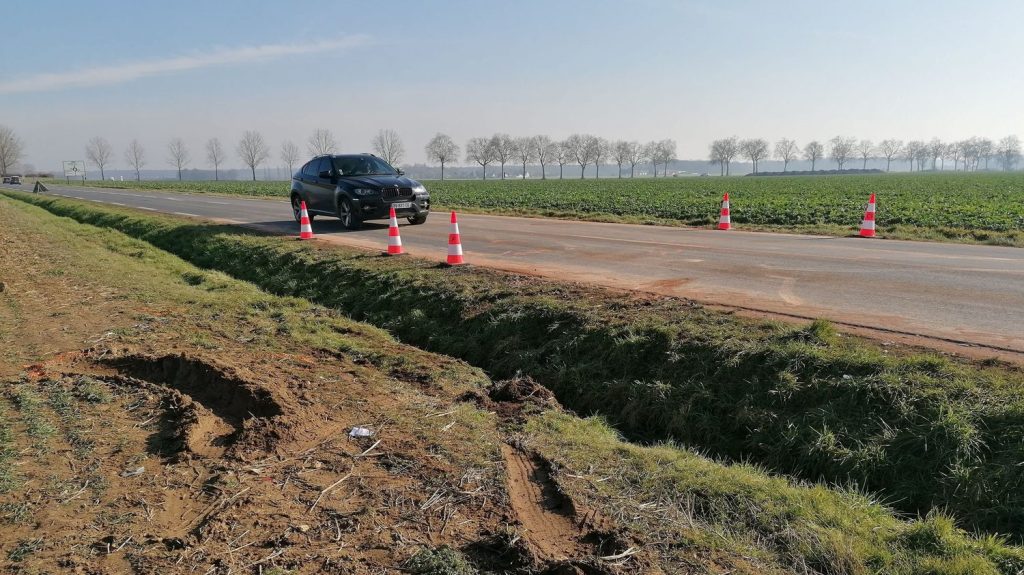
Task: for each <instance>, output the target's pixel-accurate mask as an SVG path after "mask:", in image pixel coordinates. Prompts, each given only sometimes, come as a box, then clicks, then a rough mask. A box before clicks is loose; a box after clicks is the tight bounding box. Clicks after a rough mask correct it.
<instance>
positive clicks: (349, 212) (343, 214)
mask: <svg viewBox="0 0 1024 575" xmlns="http://www.w3.org/2000/svg"><path fill="white" fill-rule="evenodd" d="M338 219H339V220H341V225H343V226H345V228H346V229H349V230H358V229H359V228H361V227H362V226H363V220H361V219H359V214H357V213H356V211H355V208H353V207H352V201H351V200H349V199H348V198H341V200H340V201H338Z"/></svg>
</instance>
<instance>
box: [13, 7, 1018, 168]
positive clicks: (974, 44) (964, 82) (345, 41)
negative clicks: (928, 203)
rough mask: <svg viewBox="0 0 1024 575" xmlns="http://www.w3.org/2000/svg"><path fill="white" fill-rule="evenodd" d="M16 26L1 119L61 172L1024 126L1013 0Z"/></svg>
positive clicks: (99, 16) (90, 18)
mask: <svg viewBox="0 0 1024 575" xmlns="http://www.w3.org/2000/svg"><path fill="white" fill-rule="evenodd" d="M4 13H5V15H6V16H7V18H5V22H6V26H5V32H4V34H3V36H2V37H0V46H3V53H4V54H5V55H6V56H7V57H6V58H4V59H3V60H2V61H0V124H4V125H7V126H10V127H11V128H13V129H14V130H15V131H16V132H17V133H18V135H19V136H20V137H21V138H22V140H24V142H25V157H24V159H23V162H24V163H28V164H33V165H34V166H36V167H37V168H38V169H41V170H51V171H52V170H56V169H58V168H59V167H60V162H61V160H68V159H83V158H84V148H85V145H86V143H87V141H88V140H89V139H90V138H91V137H94V136H102V137H104V138H106V139H107V140H108V141H109V142H110V143H111V145H112V146H113V159H112V162H111V164H112V166H113V168H115V169H122V170H123V169H124V168H126V163H125V161H124V159H123V151H124V148H125V147H126V145H127V144H128V143H129V142H130V141H131V140H132V139H135V138H137V139H138V140H139V141H140V142H141V143H142V144H143V146H145V148H146V150H147V164H146V168H147V169H155V170H159V169H167V168H168V167H169V166H168V165H167V161H166V156H167V151H166V146H167V143H168V141H169V140H171V139H172V138H176V137H180V138H182V139H183V140H184V141H185V143H186V145H187V146H188V148H189V151H190V153H191V158H192V160H191V162H190V164H189V167H193V168H206V167H207V163H206V161H205V153H204V151H203V146H204V144H205V142H206V141H207V139H209V138H211V137H219V138H220V139H221V141H222V142H223V144H224V147H225V148H226V149H227V151H228V161H227V162H226V168H237V167H240V166H241V162H240V161H239V160H238V158H237V157H236V155H235V154H234V148H235V144H236V142H237V141H238V139H239V138H240V136H241V134H242V132H243V131H245V130H257V131H259V132H261V133H262V134H263V136H264V138H265V139H266V140H267V142H268V143H269V144H270V147H271V150H272V153H271V160H270V161H269V162H268V165H269V166H278V165H281V162H280V161H279V159H278V156H279V151H280V144H281V143H282V142H283V141H284V140H291V141H293V142H295V143H296V144H298V145H299V147H300V149H301V150H302V153H303V156H305V148H306V145H305V142H306V139H307V137H308V136H309V135H310V133H311V132H312V131H313V130H314V129H317V128H328V129H330V130H332V132H333V133H334V135H335V137H336V139H337V140H338V144H339V148H340V149H341V150H344V151H354V152H358V151H370V149H371V145H370V140H371V138H372V137H373V135H374V134H375V133H376V132H377V130H378V129H380V128H390V129H394V130H396V131H397V132H398V133H399V134H400V135H401V137H402V139H403V141H404V145H405V149H406V154H405V157H404V161H405V162H409V163H422V162H425V160H426V158H425V154H424V152H423V146H424V144H425V143H426V142H427V140H428V139H429V138H430V137H431V136H433V134H434V133H436V132H443V133H446V134H449V135H450V136H452V137H453V138H454V139H455V140H456V142H457V143H458V144H459V145H460V147H462V148H463V153H464V147H465V142H466V140H468V139H469V138H471V137H477V136H489V135H491V134H493V133H495V132H506V133H510V134H512V135H513V136H519V135H523V136H528V135H534V134H547V135H549V136H551V137H553V138H556V139H561V138H564V137H566V136H567V135H569V134H570V133H574V132H583V133H592V134H595V135H599V136H602V137H605V138H609V139H626V140H640V141H648V140H660V139H664V138H672V139H674V140H675V141H676V142H677V143H678V153H677V157H679V158H680V159H687V160H700V159H704V158H706V157H707V153H708V150H707V147H708V144H709V143H710V142H711V140H713V139H716V138H721V137H726V136H731V135H738V136H740V137H741V138H744V137H751V138H752V137H760V138H766V139H768V140H769V141H772V142H774V141H775V140H777V139H779V138H782V137H787V138H792V139H795V140H796V141H797V142H798V143H800V144H801V145H802V144H804V143H806V142H807V141H809V140H811V139H817V140H820V141H825V140H828V139H829V138H831V137H833V136H836V135H846V136H853V137H856V138H866V139H871V140H875V141H878V140H881V139H884V138H900V139H904V140H909V139H922V140H929V139H931V138H933V137H938V138H940V139H943V140H959V139H964V138H967V137H971V136H983V137H989V138H992V139H996V140H998V139H999V138H1001V137H1003V136H1005V135H1008V134H1020V133H1024V129H1022V128H1024V125H1022V124H1024V123H1022V120H1021V115H1020V114H1019V110H1020V104H1019V103H1018V101H1019V100H1020V96H1021V93H1022V88H1024V79H1022V78H1021V76H1020V75H1019V74H1014V73H1012V71H1011V70H1012V64H1013V62H1010V63H1006V62H1004V60H1005V58H1006V57H1007V56H1011V57H1012V55H1013V54H1020V53H1022V49H1024V38H1022V37H1021V35H1020V34H1018V33H1017V31H1016V29H1015V28H1016V26H1017V24H1018V23H1019V22H1020V21H1022V20H1024V4H1020V3H1014V2H1010V1H1009V0H1000V1H993V2H988V3H985V4H984V5H981V6H979V5H975V4H972V3H968V2H958V1H940V2H905V3H901V4H900V5H898V6H891V5H889V4H888V3H885V2H881V1H876V0H873V1H869V2H864V3H861V4H860V5H859V6H857V7H856V8H849V7H847V6H845V5H833V3H821V2H811V1H809V0H806V1H796V2H789V3H786V4H784V5H767V4H762V3H757V2H754V1H752V0H750V1H738V2H733V3H730V4H729V6H727V7H723V6H720V5H719V3H713V2H701V1H696V0H694V1H669V0H640V1H636V2H630V3H629V4H625V3H615V2H582V1H572V2H559V3H544V2H535V1H530V2H523V3H519V4H517V5H515V6H508V5H501V6H500V7H499V6H496V5H487V4H478V3H471V2H449V3H446V4H445V5H444V6H443V7H440V6H437V5H431V4H420V3H414V2H391V3H388V4H387V5H386V6H382V5H367V4H366V3H352V2H342V3H337V2H322V1H320V2H295V3H290V4H287V5H277V4H270V3H251V2H221V3H216V4H214V5H208V4H206V3H200V2H194V1H184V2H179V3H176V4H174V5H159V6H149V5H141V4H137V3H129V2H119V1H109V2H102V3H99V4H98V7H88V8H87V7H83V6H81V5H78V4H71V3H68V2H46V1H42V2H35V3H32V4H31V5H29V4H18V5H14V6H8V7H5V10H4ZM460 160H461V158H460ZM459 163H460V164H462V163H464V162H462V161H460V162H459ZM708 171H711V170H708Z"/></svg>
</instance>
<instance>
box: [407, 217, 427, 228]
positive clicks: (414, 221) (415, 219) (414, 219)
mask: <svg viewBox="0 0 1024 575" xmlns="http://www.w3.org/2000/svg"><path fill="white" fill-rule="evenodd" d="M408 219H409V223H410V224H412V225H414V226H418V225H420V224H422V223H424V222H426V221H427V214H416V215H415V216H409V218H408Z"/></svg>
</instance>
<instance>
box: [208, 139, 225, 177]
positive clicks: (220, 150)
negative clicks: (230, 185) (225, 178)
mask: <svg viewBox="0 0 1024 575" xmlns="http://www.w3.org/2000/svg"><path fill="white" fill-rule="evenodd" d="M206 161H207V162H209V163H210V165H211V166H213V179H214V180H215V181H216V180H220V165H221V164H222V163H224V147H223V146H221V145H220V138H210V139H209V140H207V142H206Z"/></svg>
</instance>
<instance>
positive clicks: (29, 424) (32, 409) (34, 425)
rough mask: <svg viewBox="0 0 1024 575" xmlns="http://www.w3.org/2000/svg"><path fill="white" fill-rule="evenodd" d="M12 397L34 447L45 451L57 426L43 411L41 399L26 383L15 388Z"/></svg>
mask: <svg viewBox="0 0 1024 575" xmlns="http://www.w3.org/2000/svg"><path fill="white" fill-rule="evenodd" d="M12 399H13V401H14V405H15V406H16V407H17V408H18V411H19V412H21V418H22V420H23V421H24V422H25V425H26V433H27V434H28V436H29V437H31V438H32V439H33V440H34V441H33V446H34V447H35V449H36V450H37V451H40V452H45V451H47V450H48V449H49V445H48V443H47V442H48V440H49V439H50V437H52V436H53V434H54V433H56V432H57V428H56V427H54V425H53V423H51V422H50V419H49V417H48V416H47V414H46V413H45V409H44V405H45V404H44V403H43V400H42V399H41V398H40V397H39V396H38V395H37V394H36V392H35V391H34V390H33V389H32V388H31V387H30V386H29V385H28V384H23V385H19V386H18V387H17V388H15V389H14V390H13V396H12Z"/></svg>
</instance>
